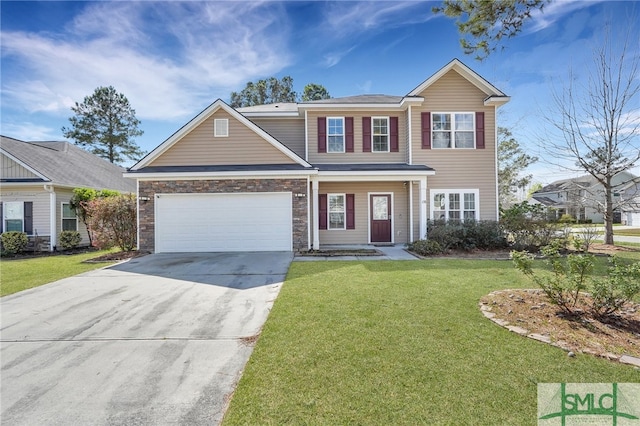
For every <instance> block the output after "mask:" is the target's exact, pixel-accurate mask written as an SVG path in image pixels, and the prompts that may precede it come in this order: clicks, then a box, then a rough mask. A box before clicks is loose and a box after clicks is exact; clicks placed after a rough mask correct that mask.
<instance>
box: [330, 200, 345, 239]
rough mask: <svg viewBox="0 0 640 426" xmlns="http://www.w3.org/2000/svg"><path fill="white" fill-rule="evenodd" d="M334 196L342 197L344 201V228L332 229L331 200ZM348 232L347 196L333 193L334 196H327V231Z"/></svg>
mask: <svg viewBox="0 0 640 426" xmlns="http://www.w3.org/2000/svg"><path fill="white" fill-rule="evenodd" d="M332 196H334V197H335V196H341V197H342V199H343V200H344V203H343V204H342V205H343V206H344V210H343V212H342V214H344V221H343V223H344V225H343V227H342V228H332V227H331V202H330V198H331V197H332ZM346 230H347V194H346V193H344V194H343V193H333V194H327V231H346Z"/></svg>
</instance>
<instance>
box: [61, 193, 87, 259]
mask: <svg viewBox="0 0 640 426" xmlns="http://www.w3.org/2000/svg"><path fill="white" fill-rule="evenodd" d="M71 197H73V190H67V189H56V236H59V235H60V232H62V203H68V202H69V201H70V200H71ZM78 232H80V236H81V237H82V241H81V242H80V245H83V246H88V245H89V234H88V233H87V227H86V226H85V224H84V223H82V220H80V218H78ZM56 240H58V238H57V237H56ZM59 249H61V247H59Z"/></svg>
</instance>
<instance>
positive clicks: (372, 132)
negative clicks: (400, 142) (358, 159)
mask: <svg viewBox="0 0 640 426" xmlns="http://www.w3.org/2000/svg"><path fill="white" fill-rule="evenodd" d="M374 120H387V134H386V135H376V134H375V133H374V131H373V129H374V125H373V122H374ZM375 136H387V150H386V151H376V150H375V149H374V148H375V144H374V143H373V138H374V137H375ZM371 152H378V153H386V152H391V120H390V119H389V117H371Z"/></svg>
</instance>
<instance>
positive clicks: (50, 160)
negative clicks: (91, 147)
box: [0, 136, 136, 192]
mask: <svg viewBox="0 0 640 426" xmlns="http://www.w3.org/2000/svg"><path fill="white" fill-rule="evenodd" d="M0 142H1V143H0V148H2V150H3V151H5V152H7V153H8V154H10V155H11V156H13V157H14V158H16V159H18V160H20V161H21V162H22V163H24V164H26V165H27V166H29V167H31V168H32V169H34V170H35V171H37V172H38V173H39V174H41V175H43V176H45V177H46V178H47V179H48V181H50V182H51V183H53V184H54V185H61V186H69V187H88V188H95V189H113V190H117V191H123V192H135V191H136V183H135V181H134V180H132V179H128V178H124V177H123V176H122V173H123V172H124V171H125V170H124V169H123V168H121V167H119V166H116V165H115V164H111V163H109V162H108V161H106V160H104V159H102V158H100V157H97V156H95V155H93V154H91V153H90V152H87V151H85V150H84V149H81V148H78V147H77V146H75V145H73V144H71V143H69V142H64V141H63V142H25V141H21V140H18V139H13V138H9V137H6V136H0ZM31 180H33V179H31ZM16 181H21V182H22V181H29V179H25V180H16V179H11V180H3V182H16Z"/></svg>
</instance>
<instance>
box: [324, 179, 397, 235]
mask: <svg viewBox="0 0 640 426" xmlns="http://www.w3.org/2000/svg"><path fill="white" fill-rule="evenodd" d="M319 193H320V194H354V195H355V229H347V230H328V229H327V230H320V245H332V244H368V243H369V193H383V194H384V193H393V231H394V237H393V238H394V242H395V243H396V244H398V243H406V242H407V241H408V235H409V217H408V211H409V210H408V203H409V201H408V200H409V198H408V197H409V196H408V189H406V188H405V187H404V186H403V184H402V182H371V183H367V182H348V183H342V182H336V183H333V182H320V187H319Z"/></svg>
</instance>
